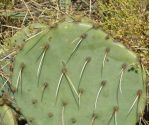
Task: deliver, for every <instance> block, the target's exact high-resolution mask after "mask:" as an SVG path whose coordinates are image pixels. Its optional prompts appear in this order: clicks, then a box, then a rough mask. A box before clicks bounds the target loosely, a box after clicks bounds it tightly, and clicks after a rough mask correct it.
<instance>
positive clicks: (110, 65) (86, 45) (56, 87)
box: [12, 22, 146, 125]
mask: <svg viewBox="0 0 149 125" xmlns="http://www.w3.org/2000/svg"><path fill="white" fill-rule="evenodd" d="M138 64H139V63H138V60H137V58H136V55H135V54H134V53H132V52H130V51H128V50H127V49H126V48H125V47H124V46H122V45H121V44H119V43H116V42H113V40H112V39H111V38H110V37H109V36H108V35H107V34H105V33H104V32H102V31H101V30H100V29H98V27H97V26H96V25H94V26H92V25H90V24H86V23H74V22H62V23H59V24H57V25H54V26H52V27H50V28H48V27H47V28H45V29H44V30H43V32H42V33H40V34H37V35H36V36H35V37H32V38H30V39H29V40H28V42H27V43H26V45H25V46H24V48H23V49H22V50H21V51H20V52H19V53H18V55H17V56H16V60H15V67H14V73H13V77H12V85H13V86H14V87H15V88H16V92H15V93H14V96H15V98H16V103H17V104H18V107H19V108H20V112H21V113H22V114H23V115H24V116H25V118H26V119H27V121H28V123H29V125H135V123H136V122H137V121H138V120H139V119H140V118H141V116H142V115H141V114H142V112H143V110H144V107H145V103H146V92H145V84H144V77H145V76H144V74H143V72H142V70H141V68H140V66H139V65H138Z"/></svg>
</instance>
